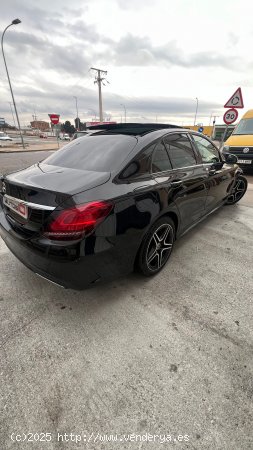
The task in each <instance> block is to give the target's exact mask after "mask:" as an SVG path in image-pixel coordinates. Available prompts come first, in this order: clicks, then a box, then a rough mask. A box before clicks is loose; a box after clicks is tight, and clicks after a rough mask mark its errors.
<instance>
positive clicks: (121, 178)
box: [0, 124, 247, 289]
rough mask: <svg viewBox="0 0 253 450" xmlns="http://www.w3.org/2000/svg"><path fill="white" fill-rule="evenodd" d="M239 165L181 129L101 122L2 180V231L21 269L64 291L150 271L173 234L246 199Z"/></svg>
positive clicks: (164, 256)
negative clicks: (30, 271)
mask: <svg viewBox="0 0 253 450" xmlns="http://www.w3.org/2000/svg"><path fill="white" fill-rule="evenodd" d="M236 162H237V158H236V156H234V155H227V156H226V159H225V157H224V156H222V155H221V153H220V152H219V150H218V149H217V148H216V146H215V145H214V144H213V143H212V142H211V141H210V139H208V138H206V137H204V136H203V135H202V134H200V133H197V132H194V131H190V130H185V129H183V128H180V127H175V126H169V125H167V126H166V125H163V124H162V125H159V124H147V125H145V124H122V125H120V124H119V125H116V126H111V127H107V128H106V127H104V128H103V127H102V128H101V126H100V127H99V128H98V130H97V132H96V133H95V134H94V133H93V134H91V135H88V136H87V137H86V138H85V139H76V140H74V141H72V142H71V143H69V144H67V145H66V146H64V147H63V148H62V149H60V150H58V151H57V152H55V153H54V154H52V155H50V156H49V157H48V158H46V159H45V160H44V161H43V162H39V163H38V164H35V165H33V166H31V167H29V168H27V169H23V170H19V171H18V172H16V173H11V174H9V175H5V176H3V177H2V185H1V188H0V192H1V195H0V205H1V206H0V234H1V236H2V238H3V239H4V241H5V242H6V244H7V246H8V247H9V248H10V250H11V251H12V252H13V253H14V255H15V256H16V257H18V258H19V259H20V260H21V261H22V262H23V263H24V264H25V265H26V266H27V267H29V268H30V269H32V270H33V271H34V272H36V273H37V274H39V275H41V276H43V277H45V278H47V279H49V280H51V281H53V282H54V283H57V284H59V285H61V286H64V287H69V288H74V289H82V288H85V287H87V286H89V285H92V284H94V283H98V282H100V281H102V280H109V279H112V278H115V277H117V276H119V275H123V274H126V273H128V272H130V271H132V270H133V269H137V270H139V272H141V273H142V274H143V275H145V276H151V275H155V274H157V273H158V272H159V271H160V270H161V269H162V268H163V267H164V266H165V264H166V263H167V261H168V260H169V258H170V255H171V252H172V250H173V247H174V245H175V241H176V239H178V238H179V237H180V236H181V235H183V234H184V233H186V231H187V230H189V229H190V228H192V226H194V225H196V224H197V223H199V222H200V221H201V220H203V219H204V218H205V217H207V216H208V215H209V214H210V213H211V212H213V211H215V210H216V209H217V208H219V207H220V206H222V205H224V204H234V203H236V202H238V201H239V200H240V199H241V198H242V197H243V195H244V194H245V192H246V189H247V180H246V179H245V177H244V176H243V175H242V170H241V169H240V168H239V167H238V165H237V164H236Z"/></svg>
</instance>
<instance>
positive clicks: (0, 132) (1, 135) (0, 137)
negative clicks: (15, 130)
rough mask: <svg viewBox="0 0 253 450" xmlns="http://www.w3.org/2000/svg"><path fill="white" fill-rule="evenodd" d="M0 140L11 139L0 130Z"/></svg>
mask: <svg viewBox="0 0 253 450" xmlns="http://www.w3.org/2000/svg"><path fill="white" fill-rule="evenodd" d="M0 141H12V138H11V137H10V136H8V134H6V133H4V132H3V131H0Z"/></svg>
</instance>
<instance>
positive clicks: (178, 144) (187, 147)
mask: <svg viewBox="0 0 253 450" xmlns="http://www.w3.org/2000/svg"><path fill="white" fill-rule="evenodd" d="M163 140H164V143H165V146H166V149H167V150H168V153H169V157H170V160H171V164H172V166H173V169H180V168H181V167H188V166H194V165H195V164H196V163H197V162H196V158H195V154H194V151H193V148H192V145H191V142H190V140H189V139H188V136H187V135H186V134H179V133H173V134H170V135H168V136H166V137H165V138H164V139H163Z"/></svg>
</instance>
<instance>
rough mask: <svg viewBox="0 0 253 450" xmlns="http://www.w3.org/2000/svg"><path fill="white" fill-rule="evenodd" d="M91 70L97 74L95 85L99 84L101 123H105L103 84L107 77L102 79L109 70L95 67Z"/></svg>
mask: <svg viewBox="0 0 253 450" xmlns="http://www.w3.org/2000/svg"><path fill="white" fill-rule="evenodd" d="M91 70H95V71H96V72H97V75H96V77H95V81H94V83H97V84H98V100H99V121H100V122H103V104H102V90H101V83H102V82H103V80H105V77H103V78H102V76H101V75H107V70H102V69H96V68H95V67H91Z"/></svg>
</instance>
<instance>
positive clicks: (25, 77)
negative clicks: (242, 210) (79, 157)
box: [0, 0, 253, 125]
mask: <svg viewBox="0 0 253 450" xmlns="http://www.w3.org/2000/svg"><path fill="white" fill-rule="evenodd" d="M0 9H1V12H0V32H2V31H3V30H4V28H5V27H6V26H7V25H8V24H9V23H10V22H11V21H12V20H13V19H15V18H16V17H18V18H20V20H21V21H22V23H21V24H19V25H16V26H12V27H11V28H10V29H8V30H7V32H6V34H5V38H4V48H5V55H6V59H7V63H8V68H9V72H10V76H11V80H12V83H13V89H14V94H15V99H16V102H17V106H18V111H19V113H20V118H21V123H22V125H27V124H29V122H30V121H31V120H32V115H33V114H35V113H36V116H37V118H38V119H41V120H48V113H58V114H60V115H61V119H62V120H66V119H69V120H71V121H73V118H74V117H75V116H76V110H75V99H74V98H73V96H77V97H78V106H79V116H80V118H81V120H83V121H89V120H91V119H92V118H94V117H95V116H98V93H97V85H96V84H94V72H92V71H90V70H89V69H90V67H91V66H93V67H98V68H101V69H104V70H107V72H108V74H107V77H106V80H105V86H103V104H104V116H105V119H108V118H110V119H111V120H116V121H121V120H124V108H123V106H122V104H123V105H125V107H126V114H127V120H128V121H132V122H147V121H156V120H157V122H172V123H177V124H179V125H182V124H184V125H186V124H193V121H194V114H195V108H196V97H197V98H198V100H199V110H198V119H197V122H199V123H204V124H205V125H208V124H209V122H210V117H211V115H216V116H219V118H218V123H219V122H222V115H223V113H224V109H223V105H224V103H225V102H226V100H228V98H229V97H230V96H231V95H232V93H233V92H234V91H235V90H236V89H237V87H239V86H241V87H242V93H243V96H244V104H245V109H249V108H253V53H252V46H253V27H252V14H251V11H252V5H251V1H250V0H241V1H238V0H222V1H221V0H212V1H209V0H176V1H175V0H173V1H172V0H72V2H69V1H67V0H53V1H51V0H41V1H40V2H35V1H34V0H1V8H0ZM10 101H11V97H10V92H9V88H8V82H7V78H6V72H5V68H4V64H3V59H2V56H1V55H0V117H5V119H6V120H7V121H8V122H9V123H12V122H13V121H12V116H11V111H10V104H9V102H10ZM241 114H242V111H241V112H240V115H241Z"/></svg>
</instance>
